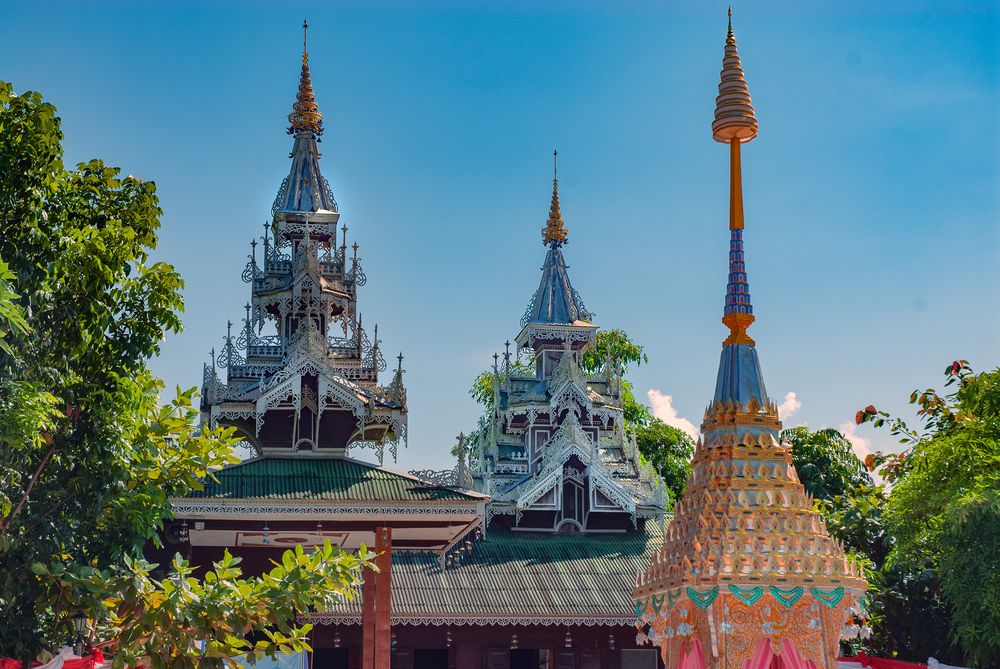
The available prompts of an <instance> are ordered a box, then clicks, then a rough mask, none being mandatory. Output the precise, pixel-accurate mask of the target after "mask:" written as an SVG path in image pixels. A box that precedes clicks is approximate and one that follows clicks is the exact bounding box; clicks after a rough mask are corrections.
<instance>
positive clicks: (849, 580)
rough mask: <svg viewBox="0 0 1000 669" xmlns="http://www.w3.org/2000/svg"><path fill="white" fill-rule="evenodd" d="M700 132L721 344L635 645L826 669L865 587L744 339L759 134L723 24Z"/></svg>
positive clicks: (673, 660) (640, 604) (713, 661)
mask: <svg viewBox="0 0 1000 669" xmlns="http://www.w3.org/2000/svg"><path fill="white" fill-rule="evenodd" d="M712 131H713V132H712V134H713V137H714V138H715V139H716V140H717V141H720V142H724V143H727V144H729V145H730V161H731V164H730V175H731V181H730V219H729V228H730V249H729V278H728V282H727V290H726V299H725V307H724V310H723V318H722V321H723V323H724V324H725V325H726V326H727V327H728V328H729V335H728V337H727V338H726V340H725V341H724V342H723V350H722V356H721V359H720V363H719V374H718V380H717V384H716V390H715V396H714V397H713V400H712V403H711V404H710V405H709V406H708V408H707V410H706V411H705V418H704V422H703V423H702V425H701V433H702V437H701V439H699V440H698V444H697V448H696V451H695V455H694V458H693V460H692V472H691V476H690V478H689V479H688V481H687V485H686V487H685V491H684V495H683V496H682V498H681V499H680V500H679V501H678V502H677V504H676V507H675V512H674V518H673V520H672V521H671V523H670V526H669V528H668V531H667V535H666V538H665V540H664V546H663V549H662V550H661V551H660V552H659V553H657V554H655V555H654V557H653V559H652V562H651V564H650V566H649V567H648V568H647V569H646V570H645V571H643V572H640V573H639V574H638V576H637V578H636V586H635V589H634V590H633V598H634V600H635V613H636V616H637V619H638V620H637V627H638V629H639V638H640V640H644V639H648V640H649V641H651V642H652V643H654V644H655V645H657V646H659V647H660V649H661V653H662V655H663V659H664V662H665V663H666V665H667V666H668V667H671V668H672V667H675V666H677V664H678V663H679V662H680V661H681V660H682V659H684V658H687V656H688V654H689V653H690V654H692V655H691V657H697V652H696V650H695V648H696V647H700V649H701V651H702V654H703V656H704V660H705V666H707V667H711V668H713V669H716V668H718V669H723V668H725V669H730V668H731V669H740V668H742V667H743V666H744V664H743V663H744V662H745V661H747V660H750V659H751V657H754V656H755V655H757V656H760V657H771V653H781V652H787V653H790V654H796V653H801V655H802V657H803V658H805V659H806V660H811V661H813V662H814V663H815V664H816V666H817V667H820V668H822V669H833V667H835V666H836V657H837V650H838V639H839V638H840V636H841V633H842V631H843V629H842V628H843V625H844V623H845V620H846V618H847V615H848V612H849V611H850V610H853V609H854V607H856V606H858V602H859V600H860V598H861V596H862V595H863V592H864V589H865V582H864V579H863V578H862V577H861V575H860V569H859V568H858V567H856V566H855V565H854V564H853V563H851V562H849V561H848V560H847V559H846V558H845V556H844V550H843V547H842V546H841V545H840V544H839V543H838V542H837V541H835V540H834V539H833V538H831V537H830V535H829V533H828V532H827V530H826V526H825V524H824V522H823V519H822V518H821V517H820V516H819V515H818V514H816V513H815V512H814V511H813V510H812V499H811V498H810V497H809V495H808V494H807V493H806V491H805V489H804V488H803V487H802V484H801V483H799V481H798V477H797V475H796V472H795V468H794V466H793V465H792V461H791V446H789V445H788V444H783V443H781V438H780V434H781V421H780V420H779V419H778V411H777V407H776V406H775V404H774V402H772V401H771V400H770V398H768V396H767V391H766V390H765V388H764V379H763V374H762V373H761V368H760V361H759V359H758V357H757V351H756V348H755V344H754V341H753V339H751V338H750V336H749V335H748V334H747V328H749V327H750V325H751V324H752V323H753V320H754V315H753V307H752V305H751V302H750V292H749V287H748V282H747V274H746V267H745V264H744V263H745V260H744V255H743V198H742V184H741V183H740V152H739V149H740V144H741V143H742V142H748V141H750V140H752V139H753V138H754V137H756V136H757V119H756V117H755V115H754V109H753V106H752V105H751V103H750V93H749V88H748V87H747V84H746V81H745V78H744V76H743V70H742V68H741V66H740V59H739V55H738V54H737V50H736V39H735V37H734V36H733V32H732V24H731V23H730V27H729V32H728V35H727V38H726V46H725V58H724V60H723V69H722V83H721V84H720V85H719V97H718V98H717V106H716V113H715V122H714V123H713V124H712ZM789 648H791V649H792V650H789ZM688 661H690V660H688ZM764 666H766V665H764Z"/></svg>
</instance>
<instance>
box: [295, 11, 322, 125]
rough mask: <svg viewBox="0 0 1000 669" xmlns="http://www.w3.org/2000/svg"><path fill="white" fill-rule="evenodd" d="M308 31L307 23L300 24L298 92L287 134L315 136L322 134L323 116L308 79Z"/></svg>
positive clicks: (310, 81) (310, 80)
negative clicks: (300, 45)
mask: <svg viewBox="0 0 1000 669" xmlns="http://www.w3.org/2000/svg"><path fill="white" fill-rule="evenodd" d="M308 31H309V22H308V21H303V22H302V73H301V74H300V75H299V90H298V92H297V93H296V94H295V104H293V105H292V113H291V114H289V115H288V122H289V123H291V125H290V126H289V128H288V134H290V135H291V134H293V133H295V132H298V131H299V130H311V131H312V132H313V133H314V134H316V135H322V134H323V114H321V113H320V111H319V105H318V104H316V96H315V95H314V94H313V87H312V79H311V78H310V77H309V50H308V48H307V42H306V36H307V34H308Z"/></svg>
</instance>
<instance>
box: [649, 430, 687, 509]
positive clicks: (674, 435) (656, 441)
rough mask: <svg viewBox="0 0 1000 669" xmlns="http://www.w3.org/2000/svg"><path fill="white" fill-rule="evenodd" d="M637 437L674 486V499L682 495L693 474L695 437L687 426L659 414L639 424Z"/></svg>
mask: <svg viewBox="0 0 1000 669" xmlns="http://www.w3.org/2000/svg"><path fill="white" fill-rule="evenodd" d="M635 440H636V444H637V445H638V446H639V452H640V453H641V454H642V455H643V457H645V458H646V460H647V461H648V462H649V463H650V464H651V465H653V467H654V468H655V469H656V471H657V473H659V475H660V477H661V478H662V479H663V482H664V484H666V486H667V489H668V490H670V497H671V499H672V500H677V499H680V496H681V495H682V494H684V485H685V484H686V483H687V478H688V476H689V475H690V474H691V458H692V457H694V446H695V444H694V440H693V439H691V437H690V436H689V435H688V434H687V433H686V432H684V431H683V430H680V429H678V428H676V427H673V426H672V425H667V424H666V423H664V422H663V421H662V420H660V419H659V418H653V419H651V420H650V421H648V422H647V423H646V424H645V425H640V426H637V427H636V428H635Z"/></svg>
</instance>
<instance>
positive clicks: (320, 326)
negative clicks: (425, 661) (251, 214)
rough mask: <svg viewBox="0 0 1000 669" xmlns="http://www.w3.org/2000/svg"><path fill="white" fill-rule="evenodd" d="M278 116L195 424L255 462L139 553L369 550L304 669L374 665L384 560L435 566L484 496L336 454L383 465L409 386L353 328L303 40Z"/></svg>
mask: <svg viewBox="0 0 1000 669" xmlns="http://www.w3.org/2000/svg"><path fill="white" fill-rule="evenodd" d="M288 118H289V122H290V127H289V128H288V132H289V134H290V135H292V137H293V144H292V153H291V168H290V170H289V174H288V176H287V177H286V178H285V180H284V181H283V182H282V184H281V187H280V189H279V192H278V196H277V198H276V199H275V202H274V206H273V208H272V211H271V216H272V218H271V223H270V224H269V225H268V226H266V227H265V230H264V235H263V238H262V244H263V255H262V258H261V259H260V260H259V261H258V259H257V254H256V251H257V244H256V242H255V243H253V244H252V246H251V253H250V257H249V262H248V264H247V266H246V269H245V270H244V272H243V278H244V280H245V281H246V282H247V283H249V284H250V293H251V300H250V302H249V303H247V304H246V306H245V307H244V310H245V317H244V321H243V327H242V328H241V329H240V331H239V332H238V333H233V332H232V324H230V326H229V328H230V329H229V331H228V332H227V334H226V337H225V344H224V346H223V347H222V350H221V354H220V355H216V354H215V352H214V351H213V353H212V362H211V365H209V366H206V367H205V374H204V385H203V389H202V406H201V409H202V415H203V419H204V421H205V423H207V424H209V425H225V426H232V427H234V428H235V429H236V431H237V433H238V434H239V435H240V436H241V437H242V439H243V443H244V444H245V445H246V447H247V450H248V451H249V452H250V453H251V454H252V455H253V457H251V458H249V459H247V460H245V461H244V462H242V463H240V464H237V465H234V466H231V467H227V468H225V469H223V470H222V471H220V472H217V473H216V475H215V476H216V480H210V481H206V482H205V487H204V489H203V490H199V491H196V492H195V493H193V494H191V495H190V496H189V497H186V498H181V499H173V500H171V503H172V506H173V510H174V519H173V521H172V522H171V524H169V525H168V526H167V527H166V528H165V531H164V533H163V540H164V541H163V543H164V548H163V549H157V548H155V547H150V549H149V550H148V551H147V552H148V553H150V555H151V557H152V559H154V560H155V561H156V562H158V563H161V564H163V563H168V562H169V558H170V556H171V555H173V553H174V552H176V551H178V550H181V551H183V552H185V553H186V554H187V557H188V558H189V559H190V560H191V561H192V563H193V564H195V565H208V564H211V563H212V562H213V561H216V560H218V559H220V558H221V556H222V554H223V551H224V550H226V549H229V550H230V551H231V552H232V553H233V554H235V555H238V556H239V557H241V558H242V559H243V563H242V564H243V567H244V569H245V571H247V572H248V573H262V572H264V571H266V570H268V569H270V565H271V560H274V559H279V558H280V555H281V553H282V552H283V551H284V550H285V549H287V548H289V547H291V546H294V545H304V546H313V545H317V544H321V543H322V542H324V541H330V542H331V543H332V544H333V545H335V546H339V547H341V548H343V549H345V550H356V549H357V548H358V547H359V546H360V545H361V544H365V545H366V546H368V547H370V548H373V549H374V550H375V551H376V552H378V553H379V556H378V558H376V564H377V566H378V568H379V571H378V572H375V571H367V572H366V573H365V577H364V587H363V591H362V593H360V594H361V597H360V598H359V599H360V600H361V601H363V605H360V606H359V610H358V613H357V615H356V616H355V618H356V620H354V621H353V622H352V624H350V625H346V626H344V627H343V628H340V629H335V628H329V629H327V630H326V632H328V634H327V636H325V637H324V636H323V633H322V632H318V633H317V635H316V637H317V638H316V639H315V640H314V643H315V645H316V647H317V648H318V649H324V650H318V651H317V655H316V658H315V659H316V662H315V665H316V667H317V669H319V668H320V667H323V668H325V669H355V668H358V667H363V668H364V669H375V668H376V667H379V668H380V669H381V668H384V667H388V666H390V656H391V653H392V637H391V628H390V625H391V620H390V588H391V579H392V561H393V559H395V558H396V557H397V556H401V557H402V559H403V560H404V561H405V556H406V555H408V554H409V553H414V554H417V555H420V556H421V557H422V558H428V559H430V560H431V561H432V562H433V563H435V564H443V563H444V561H445V556H446V554H448V553H449V552H450V551H452V550H453V549H454V548H455V546H456V545H464V544H463V543H462V542H463V541H465V540H468V539H469V538H470V537H472V536H474V535H475V534H476V533H479V534H480V535H481V533H482V530H483V527H484V523H485V499H486V498H485V496H484V495H481V494H478V493H475V492H471V491H463V490H458V489H455V488H446V487H442V486H438V485H434V484H431V483H428V482H427V481H423V480H420V479H418V478H416V477H414V476H411V475H409V474H405V473H402V472H396V471H393V470H391V469H387V468H384V467H381V466H375V465H372V464H368V463H365V462H362V461H359V460H355V459H353V458H351V457H348V455H349V452H350V449H362V448H370V449H374V450H375V452H376V454H377V456H378V459H379V461H380V462H381V460H382V457H383V450H384V449H385V448H388V449H389V451H390V454H391V455H392V456H395V449H396V445H397V444H398V443H400V442H402V441H403V440H405V438H406V413H407V409H406V390H405V388H404V386H403V368H402V355H400V356H399V358H398V361H399V362H398V364H397V366H396V369H395V370H394V371H393V372H392V373H390V374H389V375H388V383H385V384H383V380H382V379H381V378H380V377H381V376H383V372H384V371H385V367H386V365H385V363H384V361H383V358H382V354H381V352H380V351H379V339H378V330H377V328H373V331H372V332H373V334H372V336H371V337H369V336H368V335H367V331H366V330H365V329H364V327H363V325H362V317H361V314H360V311H359V309H358V288H359V287H361V286H363V285H364V284H365V274H364V272H363V271H362V267H361V260H360V258H359V257H358V245H357V244H352V245H350V246H348V240H347V227H346V225H344V224H343V223H342V221H341V215H340V212H339V211H338V208H337V203H336V201H335V200H334V198H333V193H332V191H331V188H330V185H329V183H328V182H327V180H326V179H325V178H323V175H322V173H321V171H320V153H319V141H320V138H321V136H322V133H323V125H322V116H321V114H320V112H319V108H318V106H317V104H316V101H315V98H314V95H313V89H312V83H311V79H310V73H309V61H308V52H307V51H306V50H305V45H303V53H302V71H301V78H300V82H299V88H298V94H297V96H296V101H295V104H294V106H293V110H292V113H291V114H290V115H289V117H288ZM338 224H339V225H340V227H339V229H338V227H337V226H338ZM338 233H339V234H338ZM218 369H223V370H225V380H224V381H223V380H222V379H220V378H219V374H218V372H217V370H218ZM440 646H441V648H445V647H446V646H445V643H444V639H443V638H442V640H441V642H440ZM324 653H325V654H324ZM432 666H433V665H432ZM438 666H443V665H438Z"/></svg>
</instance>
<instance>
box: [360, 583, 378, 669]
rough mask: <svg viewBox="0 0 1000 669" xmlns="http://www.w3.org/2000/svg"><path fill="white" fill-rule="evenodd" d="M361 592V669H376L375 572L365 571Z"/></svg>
mask: <svg viewBox="0 0 1000 669" xmlns="http://www.w3.org/2000/svg"><path fill="white" fill-rule="evenodd" d="M364 574H365V582H364V587H363V589H362V592H361V600H362V601H361V669H375V570H374V569H365V572H364Z"/></svg>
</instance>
